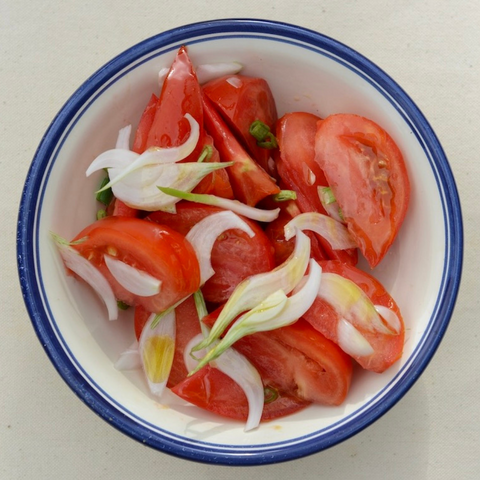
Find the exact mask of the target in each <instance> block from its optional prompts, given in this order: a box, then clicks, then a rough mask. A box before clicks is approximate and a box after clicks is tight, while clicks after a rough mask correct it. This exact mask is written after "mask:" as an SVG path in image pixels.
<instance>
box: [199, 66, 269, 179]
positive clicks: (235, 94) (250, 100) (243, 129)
mask: <svg viewBox="0 0 480 480" xmlns="http://www.w3.org/2000/svg"><path fill="white" fill-rule="evenodd" d="M230 82H232V83H230ZM202 88H203V91H204V92H205V94H206V95H207V97H208V98H209V99H210V100H211V101H212V103H213V104H215V106H216V107H217V108H218V110H219V111H220V113H221V115H222V117H223V118H224V119H225V120H226V122H227V125H228V126H229V127H230V129H231V130H232V132H233V134H234V135H235V136H236V137H237V138H238V139H239V140H240V141H241V142H242V144H243V145H244V146H245V148H246V149H247V151H248V152H249V153H250V155H252V157H253V158H254V159H255V160H256V161H257V163H258V164H259V165H260V166H261V167H262V168H263V169H264V170H265V171H266V172H268V173H269V174H270V175H272V176H275V169H274V168H272V163H271V162H270V165H269V162H268V159H269V158H270V155H271V151H270V150H268V149H266V148H262V147H259V146H258V145H257V141H256V139H255V138H254V137H253V136H252V135H251V134H250V132H249V129H250V125H251V124H252V123H253V122H254V121H255V120H260V121H262V122H263V123H265V124H266V125H268V127H269V128H270V129H271V130H272V131H273V129H274V126H275V122H276V121H277V108H276V105H275V100H274V98H273V95H272V91H271V90H270V87H269V85H268V83H267V82H266V81H265V80H264V79H263V78H257V77H248V76H245V75H226V76H223V77H220V78H217V79H214V80H211V81H210V82H208V83H207V84H205V85H203V87H202Z"/></svg>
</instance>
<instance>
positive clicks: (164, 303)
mask: <svg viewBox="0 0 480 480" xmlns="http://www.w3.org/2000/svg"><path fill="white" fill-rule="evenodd" d="M77 240H82V241H81V242H79V243H77V244H73V245H72V247H73V248H75V249H76V250H77V251H78V252H79V253H80V254H81V255H82V256H83V257H85V258H87V259H88V260H89V261H90V262H92V264H93V265H95V266H96V267H97V268H98V269H99V270H100V271H101V272H102V274H103V275H104V276H105V277H106V278H107V280H108V282H109V283H110V285H111V287H112V289H113V291H114V293H115V296H116V297H117V299H118V300H121V301H122V302H125V303H126V304H128V305H132V306H135V305H141V306H143V307H144V308H145V309H146V310H148V311H149V312H160V311H162V310H165V309H166V308H168V307H170V306H171V305H173V304H174V303H176V302H178V301H179V300H180V299H182V298H184V297H186V296H187V295H189V294H191V293H193V292H195V291H196V290H197V289H198V287H199V283H200V271H199V266H198V261H197V257H196V255H195V252H194V250H193V248H192V246H191V245H190V244H189V243H188V242H187V241H186V240H185V238H184V236H183V235H180V234H179V233H177V232H176V231H175V230H173V229H171V228H169V227H166V226H161V225H157V224H155V223H153V222H148V221H146V220H142V219H139V218H129V217H113V216H112V217H105V218H103V219H102V220H97V221H96V222H94V223H93V224H91V225H89V226H88V227H86V228H85V229H84V230H82V231H81V232H80V233H79V234H78V235H77V236H76V237H75V238H74V239H73V242H75V241H77ZM105 254H108V255H111V256H114V257H115V258H116V259H117V260H120V261H123V262H125V263H126V264H128V265H130V266H133V267H135V268H137V269H139V270H143V271H145V272H147V273H148V274H150V275H152V276H153V277H155V278H157V279H158V280H160V281H161V282H162V284H161V287H160V292H159V293H158V294H156V295H153V296H149V297H143V296H138V295H134V294H133V293H131V292H129V291H128V290H126V289H125V288H124V287H122V286H121V285H120V284H119V283H118V282H117V281H116V280H115V279H114V278H113V276H112V274H111V273H110V271H109V270H108V268H107V266H106V265H105V260H104V255H105Z"/></svg>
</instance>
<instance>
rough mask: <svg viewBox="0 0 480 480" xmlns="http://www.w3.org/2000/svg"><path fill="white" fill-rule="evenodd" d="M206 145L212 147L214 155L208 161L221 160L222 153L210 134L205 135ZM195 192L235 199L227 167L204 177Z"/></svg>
mask: <svg viewBox="0 0 480 480" xmlns="http://www.w3.org/2000/svg"><path fill="white" fill-rule="evenodd" d="M204 145H208V146H210V148H211V149H212V156H211V157H210V159H209V160H205V161H206V162H220V155H219V153H218V150H217V149H216V148H215V145H214V144H213V139H212V137H211V136H210V135H207V134H205V135H204ZM193 193H200V194H202V193H204V194H208V195H215V196H217V197H222V198H228V199H231V200H232V199H233V198H234V197H233V190H232V186H231V185H230V180H229V178H228V173H227V172H226V170H225V169H221V170H215V171H214V172H212V173H210V174H208V175H207V176H206V177H204V178H203V179H202V180H201V181H200V183H199V184H198V185H197V186H196V187H195V188H194V189H193Z"/></svg>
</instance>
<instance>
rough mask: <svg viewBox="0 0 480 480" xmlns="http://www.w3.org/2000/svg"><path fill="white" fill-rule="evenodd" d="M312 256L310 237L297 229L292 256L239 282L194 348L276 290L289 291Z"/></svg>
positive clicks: (207, 344) (206, 344) (212, 338)
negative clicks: (203, 338)
mask: <svg viewBox="0 0 480 480" xmlns="http://www.w3.org/2000/svg"><path fill="white" fill-rule="evenodd" d="M309 259H310V239H309V238H308V237H307V236H306V235H305V234H304V233H303V232H301V231H298V232H297V235H296V239H295V247H294V249H293V252H292V253H291V255H290V257H289V258H288V259H287V260H286V261H285V262H284V263H282V264H281V265H279V266H278V267H276V268H274V269H273V270H272V271H270V272H266V273H260V274H257V275H252V276H251V277H248V278H246V279H245V280H243V282H240V283H239V284H238V285H237V287H236V288H235V290H234V291H233V293H232V295H230V298H229V299H228V301H227V303H226V304H225V306H224V307H223V309H222V311H221V313H220V315H219V316H218V318H217V320H216V321H215V323H214V325H213V327H212V329H211V330H210V334H209V336H208V337H207V338H206V339H205V340H204V341H203V342H200V344H199V345H197V346H196V347H195V348H194V351H196V350H200V349H202V348H205V347H207V346H209V345H211V344H212V343H213V342H214V341H215V340H216V339H217V338H218V337H220V335H222V333H223V332H224V330H225V329H226V328H227V326H228V325H229V324H230V322H231V321H232V320H233V319H234V318H235V317H236V316H237V315H238V314H240V313H242V312H245V311H246V310H249V309H251V308H253V307H255V306H256V305H258V304H259V303H260V302H262V301H263V300H265V299H266V298H267V297H268V296H269V295H271V294H272V293H274V292H276V291H277V290H283V292H284V293H285V294H286V295H288V294H289V293H290V292H291V291H292V290H293V289H294V288H295V287H296V286H297V284H298V283H299V282H300V280H301V279H302V277H303V275H304V274H305V271H306V269H307V266H308V262H309Z"/></svg>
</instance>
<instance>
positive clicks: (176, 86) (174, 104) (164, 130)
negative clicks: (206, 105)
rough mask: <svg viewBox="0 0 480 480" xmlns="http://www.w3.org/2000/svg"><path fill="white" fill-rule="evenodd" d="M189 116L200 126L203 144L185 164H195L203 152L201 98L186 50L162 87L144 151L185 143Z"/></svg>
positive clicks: (188, 132) (176, 59)
mask: <svg viewBox="0 0 480 480" xmlns="http://www.w3.org/2000/svg"><path fill="white" fill-rule="evenodd" d="M186 113H189V114H190V115H191V116H192V117H193V118H194V119H195V120H196V121H197V122H198V124H199V125H200V140H199V142H198V144H197V146H196V148H195V150H194V151H193V152H192V153H191V154H190V155H189V156H188V157H187V158H186V159H185V160H184V161H192V162H196V161H197V159H198V157H199V156H200V153H201V152H202V149H203V109H202V95H201V89H200V85H199V83H198V80H197V76H196V74H195V71H194V69H193V66H192V63H191V61H190V58H189V57H188V53H187V49H186V47H181V48H180V49H179V51H178V53H177V56H176V58H175V60H174V61H173V63H172V66H171V67H170V71H169V73H168V75H167V77H166V79H165V82H164V84H163V88H162V92H161V94H160V98H159V99H158V102H157V108H156V111H155V116H154V118H153V122H152V125H151V128H150V131H149V133H148V138H147V141H146V144H145V148H149V147H152V146H156V147H175V146H178V145H181V144H182V143H184V142H185V141H186V139H187V138H188V136H189V135H190V125H189V123H188V120H187V119H186V118H185V114H186Z"/></svg>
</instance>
